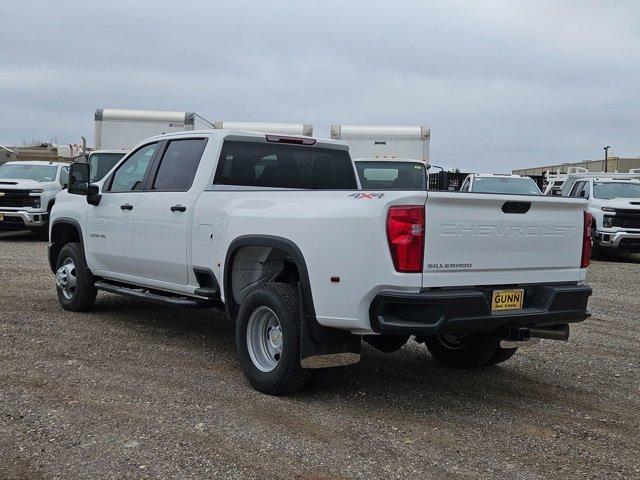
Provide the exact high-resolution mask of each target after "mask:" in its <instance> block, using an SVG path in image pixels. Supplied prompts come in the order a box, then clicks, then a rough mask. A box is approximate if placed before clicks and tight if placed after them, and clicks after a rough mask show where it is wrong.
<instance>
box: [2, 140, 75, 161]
mask: <svg viewBox="0 0 640 480" xmlns="http://www.w3.org/2000/svg"><path fill="white" fill-rule="evenodd" d="M81 154H82V145H58V144H55V143H41V144H39V145H34V146H20V147H9V146H0V163H5V162H14V161H20V160H42V161H50V162H70V161H71V159H72V158H73V157H77V156H78V155H81Z"/></svg>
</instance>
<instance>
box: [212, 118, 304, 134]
mask: <svg viewBox="0 0 640 480" xmlns="http://www.w3.org/2000/svg"><path fill="white" fill-rule="evenodd" d="M213 128H215V129H222V128H224V129H226V130H246V131H250V132H261V133H280V134H284V135H304V136H307V137H311V136H313V125H309V124H308V123H265V122H213Z"/></svg>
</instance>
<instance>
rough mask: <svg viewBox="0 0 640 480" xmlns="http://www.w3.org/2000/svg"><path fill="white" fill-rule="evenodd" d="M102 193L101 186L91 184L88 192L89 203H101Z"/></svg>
mask: <svg viewBox="0 0 640 480" xmlns="http://www.w3.org/2000/svg"><path fill="white" fill-rule="evenodd" d="M101 198H102V195H100V188H99V187H98V185H93V184H89V193H87V203H89V204H90V205H99V204H100V199H101Z"/></svg>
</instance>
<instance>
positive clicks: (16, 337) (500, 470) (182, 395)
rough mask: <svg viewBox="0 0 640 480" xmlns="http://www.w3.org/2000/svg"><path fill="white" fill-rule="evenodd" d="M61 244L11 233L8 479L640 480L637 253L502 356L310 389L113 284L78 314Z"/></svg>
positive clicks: (208, 324) (224, 338)
mask: <svg viewBox="0 0 640 480" xmlns="http://www.w3.org/2000/svg"><path fill="white" fill-rule="evenodd" d="M45 252H46V244H45V243H43V242H38V241H36V240H35V239H33V238H32V237H29V236H24V235H19V234H2V235H0V260H1V261H0V281H1V284H0V285H1V289H0V359H1V360H0V361H1V365H2V368H1V369H0V478H30V479H39V478H181V479H187V478H261V479H264V478H299V479H337V478H479V477H483V478H488V477H495V478H507V477H508V478H521V479H529V478H559V477H575V478H578V477H580V478H632V477H635V478H640V435H639V433H638V432H639V431H640V413H639V412H640V390H639V386H640V370H639V367H640V357H639V352H640V318H639V317H640V315H639V313H640V263H638V262H637V261H634V259H632V258H626V259H621V260H618V261H609V262H594V264H593V265H592V267H591V270H590V272H589V282H590V283H591V284H592V286H593V287H594V290H595V294H594V296H593V297H592V301H591V308H592V309H593V312H594V316H593V317H592V318H591V319H590V320H588V321H587V322H585V323H583V324H581V325H578V326H575V327H574V328H573V330H572V338H571V341H570V342H569V343H560V342H549V341H547V342H543V343H541V344H540V345H539V346H538V347H537V348H533V349H531V348H529V349H522V351H521V352H519V353H518V354H517V355H516V356H515V357H514V358H513V359H512V360H511V361H509V362H507V363H506V364H504V365H503V366H499V367H493V368H489V369H485V370H476V371H465V372H459V371H453V370H447V369H444V368H441V367H440V366H438V365H437V364H436V363H435V362H434V361H433V360H432V359H431V357H430V356H429V354H428V353H427V351H426V349H425V348H424V347H422V346H419V345H418V344H416V343H413V342H410V343H409V344H408V345H407V346H405V347H404V348H403V349H402V350H401V351H399V352H397V353H395V354H391V355H385V354H382V353H378V352H377V351H375V350H374V349H372V348H369V347H365V348H364V350H363V359H362V362H361V363H360V364H359V365H356V366H352V367H348V368H342V369H336V370H334V371H331V372H330V373H329V374H328V375H325V376H323V377H322V378H320V379H319V380H318V381H316V383H315V384H314V385H313V388H312V389H311V390H309V391H305V392H303V393H302V394H299V395H297V396H296V397H293V398H273V397H268V396H265V395H261V394H259V393H257V392H255V391H253V390H251V388H249V387H248V385H247V384H246V383H245V380H244V378H243V375H242V372H241V371H240V368H239V366H238V363H237V362H236V359H235V355H234V345H233V328H234V327H233V324H232V322H231V321H230V320H229V319H227V318H226V317H225V316H223V315H220V314H216V313H212V312H209V311H197V312H192V311H181V310H175V309H171V308H163V307H158V306H153V305H149V304H144V303H139V302H136V301H133V300H128V299H124V298H120V297H115V296H111V295H107V294H103V293H101V294H100V295H99V297H98V302H97V306H96V308H95V311H94V312H92V313H89V314H71V313H67V312H64V311H63V310H62V309H61V308H60V307H59V306H58V302H57V299H56V295H55V289H54V283H53V277H52V275H51V273H50V272H49V270H48V266H47V262H46V257H45Z"/></svg>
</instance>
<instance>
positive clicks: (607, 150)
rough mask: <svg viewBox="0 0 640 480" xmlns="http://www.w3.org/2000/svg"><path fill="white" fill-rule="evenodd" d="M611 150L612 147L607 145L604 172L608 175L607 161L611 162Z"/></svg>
mask: <svg viewBox="0 0 640 480" xmlns="http://www.w3.org/2000/svg"><path fill="white" fill-rule="evenodd" d="M610 148H611V146H610V145H607V146H606V147H604V172H605V173H607V164H608V163H609V162H608V161H607V160H609V149H610Z"/></svg>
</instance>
